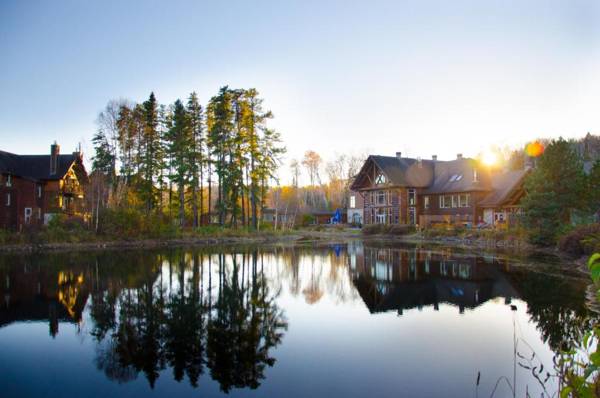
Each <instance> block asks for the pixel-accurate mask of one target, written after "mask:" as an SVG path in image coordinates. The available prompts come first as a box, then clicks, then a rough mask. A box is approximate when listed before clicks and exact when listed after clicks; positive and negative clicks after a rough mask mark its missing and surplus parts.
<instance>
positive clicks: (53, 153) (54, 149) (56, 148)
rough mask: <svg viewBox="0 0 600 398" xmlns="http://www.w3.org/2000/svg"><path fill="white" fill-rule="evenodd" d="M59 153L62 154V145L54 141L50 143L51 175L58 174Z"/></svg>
mask: <svg viewBox="0 0 600 398" xmlns="http://www.w3.org/2000/svg"><path fill="white" fill-rule="evenodd" d="M58 155H60V145H58V144H57V143H56V141H54V144H52V145H50V175H54V174H56V170H57V169H58Z"/></svg>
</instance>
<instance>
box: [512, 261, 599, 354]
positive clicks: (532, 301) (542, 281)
mask: <svg viewBox="0 0 600 398" xmlns="http://www.w3.org/2000/svg"><path fill="white" fill-rule="evenodd" d="M509 275H510V278H511V279H512V281H513V284H514V286H515V287H516V288H517V290H518V291H519V293H520V294H521V295H522V298H523V300H524V301H526V302H527V312H528V313H529V315H530V316H531V321H533V322H534V323H535V324H537V326H538V329H539V330H540V332H541V334H542V337H543V339H544V341H547V342H548V344H549V345H550V347H551V348H552V350H554V351H558V350H561V349H568V348H570V347H572V345H573V343H575V342H578V341H580V339H581V335H582V333H584V332H585V331H586V330H591V327H592V325H593V324H594V323H595V319H594V318H595V316H594V315H593V314H592V313H590V311H589V310H588V309H587V306H586V303H585V297H586V296H585V285H583V284H581V283H580V282H576V281H572V280H570V279H568V278H566V277H562V276H552V275H549V274H547V273H541V272H522V273H521V272H516V271H514V272H511V273H510V274H509Z"/></svg>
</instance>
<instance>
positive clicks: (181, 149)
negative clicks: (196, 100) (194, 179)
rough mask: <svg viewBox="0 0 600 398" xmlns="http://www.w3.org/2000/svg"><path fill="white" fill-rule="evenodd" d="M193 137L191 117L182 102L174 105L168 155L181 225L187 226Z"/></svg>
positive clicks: (168, 139) (168, 138)
mask: <svg viewBox="0 0 600 398" xmlns="http://www.w3.org/2000/svg"><path fill="white" fill-rule="evenodd" d="M192 140H193V135H192V129H191V127H190V115H189V114H188V113H187V111H186V109H185V107H184V106H183V103H182V102H181V101H180V100H177V101H175V104H174V105H173V119H172V125H171V128H170V130H169V132H168V133H167V141H168V153H169V157H170V161H171V166H172V167H171V168H172V170H173V174H172V175H171V176H170V177H171V179H172V181H173V182H175V183H176V184H177V190H178V196H179V225H180V226H182V227H183V225H184V224H185V187H186V184H187V183H188V181H189V179H190V171H191V167H190V164H189V158H190V146H191V144H192Z"/></svg>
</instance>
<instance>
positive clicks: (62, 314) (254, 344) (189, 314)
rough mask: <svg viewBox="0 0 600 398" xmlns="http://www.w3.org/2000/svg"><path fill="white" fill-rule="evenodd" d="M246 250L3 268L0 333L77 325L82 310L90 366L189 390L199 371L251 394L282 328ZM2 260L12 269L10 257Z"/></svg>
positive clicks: (117, 376) (122, 378) (254, 256)
mask: <svg viewBox="0 0 600 398" xmlns="http://www.w3.org/2000/svg"><path fill="white" fill-rule="evenodd" d="M258 256H259V255H258V252H257V251H256V250H254V251H252V252H249V253H242V254H230V255H225V254H222V253H219V254H208V255H205V254H200V253H193V254H190V253H185V252H172V253H169V254H167V255H163V254H158V255H157V254H142V253H138V254H136V255H134V256H132V255H119V254H110V255H99V256H94V261H93V264H90V261H86V260H87V259H86V258H79V259H72V260H73V261H72V262H71V263H70V264H66V265H65V264H61V263H58V262H54V261H52V260H58V259H59V258H60V257H52V256H51V257H49V258H48V259H47V260H50V262H49V263H48V262H46V261H35V264H36V265H35V266H32V265H30V264H31V263H30V261H32V259H29V261H24V262H23V264H21V265H16V264H15V263H14V262H13V263H12V264H11V265H10V266H8V265H7V264H4V265H3V266H2V268H1V271H0V275H1V277H2V278H3V279H4V280H5V284H4V286H3V288H2V294H3V296H4V305H3V306H2V308H1V310H0V327H1V326H5V325H8V324H10V323H13V322H19V321H39V320H47V321H48V324H49V329H50V332H49V333H50V335H51V336H52V337H55V336H56V335H57V333H59V322H71V323H76V324H78V325H81V324H82V323H83V318H84V309H85V308H86V303H87V305H88V307H87V308H88V309H89V318H90V320H91V324H90V329H89V334H90V335H91V336H93V337H94V339H95V340H96V342H97V344H96V360H95V362H96V366H97V368H98V369H99V370H102V371H103V372H104V373H105V374H106V376H107V377H108V378H109V379H110V380H113V381H116V382H119V383H124V382H128V381H131V380H133V379H135V378H136V377H137V375H138V374H139V373H143V374H144V375H145V377H146V378H147V380H148V383H149V384H150V386H154V384H155V382H156V380H157V379H158V377H159V374H160V372H161V371H162V370H163V369H165V368H167V367H168V368H171V369H172V372H173V378H174V379H175V380H177V381H181V380H183V378H184V377H187V379H188V380H189V383H190V384H191V385H192V386H197V385H198V381H199V379H200V376H201V375H202V374H203V373H204V372H205V367H207V368H208V369H209V371H210V375H211V377H212V379H214V380H216V381H218V382H219V384H220V386H221V389H222V390H223V391H225V392H227V391H229V390H230V389H231V388H232V387H236V388H244V387H250V388H257V387H258V386H259V385H260V382H261V380H262V379H264V370H265V367H267V366H273V364H274V363H275V358H273V357H272V356H271V354H270V351H271V349H272V348H273V347H276V346H277V345H279V344H280V343H281V341H282V338H283V334H284V332H285V330H286V328H287V322H286V319H285V315H284V313H283V311H282V310H281V309H280V308H279V307H278V306H277V304H276V303H275V299H276V297H277V295H278V293H277V292H275V291H273V290H272V289H271V288H270V287H269V286H268V284H267V283H266V280H265V274H264V272H262V269H261V267H262V265H263V264H262V262H261V264H260V265H259V262H258ZM11 261H18V259H15V258H12V259H11Z"/></svg>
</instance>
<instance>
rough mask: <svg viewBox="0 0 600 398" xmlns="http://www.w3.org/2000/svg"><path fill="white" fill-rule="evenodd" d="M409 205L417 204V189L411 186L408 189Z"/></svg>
mask: <svg viewBox="0 0 600 398" xmlns="http://www.w3.org/2000/svg"><path fill="white" fill-rule="evenodd" d="M411 199H412V200H411ZM408 205H409V206H416V205H417V190H416V189H414V188H411V189H409V190H408Z"/></svg>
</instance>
